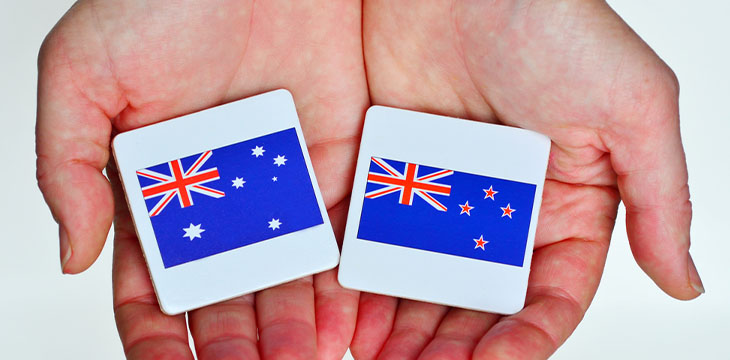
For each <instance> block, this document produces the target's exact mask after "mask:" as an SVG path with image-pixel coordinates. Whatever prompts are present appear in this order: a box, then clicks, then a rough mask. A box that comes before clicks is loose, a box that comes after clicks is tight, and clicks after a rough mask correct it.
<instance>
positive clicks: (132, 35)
mask: <svg viewBox="0 0 730 360" xmlns="http://www.w3.org/2000/svg"><path fill="white" fill-rule="evenodd" d="M39 72H40V80H39V95H38V125H37V154H38V182H39V185H40V188H41V190H42V191H43V194H44V196H45V199H46V201H47V202H48V205H49V206H50V208H51V211H52V213H53V215H54V217H55V219H56V220H57V221H58V222H59V224H60V230H59V233H60V243H61V260H62V270H63V272H64V273H78V272H81V271H83V270H85V269H86V268H87V267H89V266H90V265H91V263H93V262H94V260H95V259H96V257H97V256H98V254H99V252H100V251H101V249H102V247H103V243H104V240H105V238H106V235H107V232H108V230H109V227H110V225H111V223H112V220H113V219H114V229H115V239H114V241H115V245H114V266H113V284H114V311H115V314H116V321H117V326H118V329H119V333H120V336H121V339H122V343H123V345H124V349H125V353H126V354H127V356H128V357H129V358H133V359H146V358H173V359H177V358H192V354H191V353H190V349H189V347H188V340H187V327H188V326H189V327H190V331H191V333H192V336H193V338H194V340H195V351H196V352H197V355H198V357H199V358H201V359H208V358H223V357H226V358H245V359H253V358H259V357H261V358H273V359H280V358H287V359H288V358H302V359H310V358H315V357H316V358H320V359H339V358H341V357H342V355H343V353H344V352H345V350H346V348H347V347H348V346H350V348H351V351H352V353H353V355H354V356H355V357H356V358H358V359H372V358H376V357H379V358H385V359H388V358H393V359H407V358H417V357H419V356H420V357H421V358H439V359H441V358H454V359H465V358H470V357H472V356H474V357H476V358H544V357H547V356H549V354H551V353H552V352H553V351H555V349H556V348H557V347H558V346H559V345H560V344H561V343H562V342H563V341H564V340H565V339H566V338H567V337H568V336H569V335H570V333H571V332H572V331H573V330H574V329H575V327H576V326H577V324H578V323H579V322H580V320H581V318H582V316H583V314H584V313H585V311H586V309H587V308H588V306H589V304H590V302H591V300H592V298H593V296H594V294H595V291H596V288H597V286H598V283H599V281H600V277H601V273H602V271H603V267H604V262H605V258H606V252H607V249H608V245H609V239H610V235H611V231H612V228H613V225H614V222H615V218H616V209H617V206H618V203H619V201H620V200H623V201H624V203H625V205H626V208H627V229H628V232H629V239H630V241H631V248H632V250H633V253H634V256H635V258H636V260H637V262H638V264H639V265H640V266H641V267H642V269H644V271H645V272H646V273H647V274H648V275H649V276H650V277H651V278H652V279H653V280H654V281H655V282H656V283H657V285H659V287H661V288H662V289H663V290H664V291H665V292H667V293H668V294H669V295H671V296H673V297H676V298H679V299H691V298H694V297H696V296H698V295H699V294H700V293H701V292H703V288H702V283H701V281H700V278H699V276H698V274H697V271H696V269H695V267H694V264H693V262H692V259H691V257H690V256H689V253H688V249H689V226H690V217H691V205H690V202H689V191H688V187H687V171H686V164H685V159H684V152H683V149H682V144H681V140H680V134H679V121H678V108H677V97H678V86H677V82H676V79H675V77H674V75H673V73H672V72H671V70H670V69H669V68H668V67H667V66H666V65H665V64H664V63H663V62H662V61H661V60H660V59H659V58H658V57H657V56H656V55H655V54H654V53H653V52H652V50H651V49H650V48H649V47H648V46H647V45H646V44H645V43H644V42H643V41H642V40H641V39H640V38H639V37H638V36H637V35H636V34H634V33H633V32H632V30H631V29H630V28H629V27H628V26H627V25H626V24H625V23H624V22H623V21H622V20H621V19H620V18H619V17H618V16H617V15H616V14H615V13H614V12H613V11H612V10H611V9H610V8H609V6H608V5H607V4H606V3H605V2H603V1H599V0H588V1H586V0H531V1H529V0H524V1H521V0H515V1H499V0H489V1H466V0H465V1H459V0H433V1H428V2H423V1H418V0H407V1H387V0H366V1H365V2H364V3H361V2H360V1H357V0H345V1H326V0H308V1H293V2H290V1H284V0H274V1H260V2H256V1H252V0H251V1H241V0H216V1H190V0H181V1H175V2H170V1H163V2H160V1H145V0H118V1H107V2H102V1H96V0H81V1H79V2H77V3H76V4H75V5H74V6H73V7H72V8H71V9H70V10H69V12H68V13H67V14H66V15H65V16H64V17H63V18H62V19H61V21H60V22H59V23H58V25H57V26H56V27H55V28H54V29H53V30H52V31H51V33H50V34H49V35H48V37H47V39H46V41H45V42H44V45H43V47H42V49H41V53H40V59H39ZM276 88H287V89H289V90H290V91H291V92H292V94H293V95H294V98H295V101H296V104H297V110H298V112H299V115H300V119H301V122H302V129H303V131H304V135H305V138H306V139H307V142H308V145H309V151H310V155H311V158H312V163H313V165H314V169H315V172H316V174H317V179H318V180H319V183H320V187H321V189H322V195H323V197H324V201H325V204H326V206H327V208H328V209H329V215H330V218H331V220H332V225H333V227H334V230H335V233H336V235H337V236H338V238H339V239H341V238H342V233H343V230H344V223H345V217H346V216H347V208H348V197H349V196H348V195H349V192H350V189H351V183H352V176H353V173H354V165H355V158H356V153H357V146H358V143H359V136H360V131H361V128H362V121H363V117H364V112H365V110H366V108H367V107H368V106H369V105H374V104H379V105H388V106H394V107H400V108H407V109H413V110H418V111H424V112H431V113H439V114H444V115H450V116H457V117H464V118H470V119H474V120H479V121H487V122H494V123H502V124H506V125H510V126H518V127H522V128H526V129H531V130H535V131H538V132H541V133H543V134H546V135H548V136H549V137H550V138H551V139H552V140H553V146H552V151H551V154H550V163H549V168H548V173H547V178H548V180H547V181H546V183H545V189H544V194H543V205H542V209H541V213H540V220H539V224H540V226H539V227H538V230H537V235H536V239H535V253H534V257H533V261H532V273H531V277H530V283H529V287H528V293H527V301H526V307H525V309H524V310H522V311H521V312H520V313H518V314H516V315H512V316H498V315H495V314H488V313H480V312H474V311H468V310H463V309H456V308H447V307H444V306H440V305H434V304H427V303H421V302H416V301H409V300H398V299H395V298H390V297H386V296H380V295H373V294H366V293H363V294H359V293H358V292H355V291H351V290H346V289H343V288H341V287H340V286H339V284H338V283H337V280H336V271H337V270H332V271H328V272H325V273H322V274H318V275H315V276H313V277H308V278H305V279H301V280H297V281H293V282H291V283H287V284H284V285H280V286H277V287H274V288H271V289H267V290H264V291H260V292H258V293H256V294H251V295H246V296H243V297H240V298H238V299H234V300H230V301H227V302H224V303H221V304H216V305H212V306H208V307H206V308H202V309H198V310H195V311H191V312H190V313H189V314H188V320H189V323H186V319H185V316H184V315H179V316H172V317H170V316H166V315H164V314H162V313H161V312H160V310H159V307H158V305H157V301H156V299H155V295H154V291H153V288H152V285H151V283H150V280H149V276H148V273H147V268H146V265H145V263H144V260H143V257H142V254H141V251H140V248H139V245H138V241H137V239H136V236H135V232H134V228H133V225H132V223H131V220H130V217H129V214H128V211H127V208H126V202H125V201H124V198H123V194H122V192H121V187H120V186H119V182H118V177H117V175H116V173H115V170H114V169H113V168H112V167H109V168H108V169H107V171H108V173H107V174H108V176H109V180H107V178H106V177H104V175H103V174H102V170H103V169H104V168H105V167H106V166H107V164H108V163H109V144H110V139H111V137H112V136H113V134H114V133H116V132H122V131H127V130H131V129H134V128H138V127H140V126H144V125H147V124H150V123H154V122H157V121H160V120H162V119H167V118H171V117H175V116H179V115H183V114H186V113H189V112H193V111H196V110H200V109H204V108H207V107H211V106H214V105H217V104H221V103H225V102H229V101H232V100H236V99H240V98H244V97H248V96H251V95H255V94H258V93H261V92H265V91H267V90H271V89H276ZM181 141H184V139H183V140H181ZM110 182H111V186H110Z"/></svg>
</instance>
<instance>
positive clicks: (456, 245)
mask: <svg viewBox="0 0 730 360" xmlns="http://www.w3.org/2000/svg"><path fill="white" fill-rule="evenodd" d="M535 190H536V186H535V185H533V184H527V183H522V182H517V181H511V180H505V179H498V178H493V177H488V176H481V175H475V174H469V173H464V172H458V171H452V170H448V169H438V168H434V167H429V166H423V165H419V164H413V163H406V162H402V161H396V160H388V159H382V158H375V157H373V158H371V161H370V170H369V173H368V182H367V186H366V189H365V199H364V201H363V206H362V215H361V218H360V227H359V229H358V235H357V237H358V238H359V239H363V240H369V241H376V242H380V243H385V244H391V245H397V246H404V247H409V248H413V249H419V250H426V251H432V252H437V253H442V254H449V255H455V256H461V257H466V258H471V259H476V260H483V261H490V262H495V263H500V264H505V265H513V266H519V267H522V266H523V263H524V258H525V247H526V244H527V235H528V231H529V229H530V220H531V218H532V206H533V201H534V198H535Z"/></svg>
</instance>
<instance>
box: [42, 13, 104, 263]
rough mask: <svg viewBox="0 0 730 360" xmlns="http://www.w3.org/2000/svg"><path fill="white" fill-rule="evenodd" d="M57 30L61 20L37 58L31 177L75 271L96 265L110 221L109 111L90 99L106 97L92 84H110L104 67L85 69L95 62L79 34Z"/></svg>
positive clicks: (91, 44)
mask: <svg viewBox="0 0 730 360" xmlns="http://www.w3.org/2000/svg"><path fill="white" fill-rule="evenodd" d="M63 26H64V24H63V20H62V21H61V23H59V25H57V27H56V29H54V30H53V31H52V32H51V34H49V36H48V37H47V38H46V40H45V41H44V44H43V46H42V47H41V52H40V54H39V61H38V71H39V74H38V79H39V80H38V109H37V122H36V154H37V179H38V185H39V187H40V189H41V191H42V192H43V196H44V198H45V200H46V202H47V203H48V206H49V207H50V209H51V213H52V214H53V216H54V218H55V219H56V221H57V222H58V223H59V238H60V255H61V270H62V271H63V272H64V273H78V272H81V271H83V270H85V269H86V268H88V267H89V266H90V265H91V264H92V263H93V262H94V260H96V258H97V257H98V255H99V253H100V252H101V249H102V247H103V245H104V241H105V239H106V235H107V233H108V231H109V227H110V226H111V222H112V217H113V200H112V191H111V187H110V185H109V182H108V181H107V179H106V178H105V177H104V175H103V174H102V172H101V171H102V169H103V168H104V166H106V164H107V161H108V159H109V150H108V148H109V139H110V134H111V123H110V121H109V116H107V114H109V111H113V110H110V109H109V108H107V109H104V108H103V107H102V106H103V101H98V99H97V98H99V96H96V94H95V93H105V92H104V91H95V90H94V86H95V87H96V88H97V89H101V88H102V87H103V85H97V84H105V83H109V82H108V81H106V79H103V77H104V74H103V73H104V71H103V70H100V68H102V67H94V66H93V65H90V64H93V63H94V60H95V57H94V56H87V54H86V52H91V51H92V50H93V48H94V41H93V40H89V41H86V40H88V39H86V38H84V39H81V40H84V41H78V40H79V39H74V38H73V36H78V35H77V34H80V33H83V31H79V29H76V30H77V31H76V32H70V31H67V32H66V34H69V33H70V34H71V35H72V36H71V37H69V36H64V34H62V32H63V30H62V28H63ZM73 44H82V45H81V46H80V47H75V46H73ZM87 50H88V51H87ZM89 84H94V85H93V86H92V85H89ZM82 89H83V90H82ZM106 94H108V91H106V93H105V95H106ZM107 98H114V97H113V96H112V97H107ZM105 110H107V111H105Z"/></svg>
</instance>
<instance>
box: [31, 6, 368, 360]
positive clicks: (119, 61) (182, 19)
mask: <svg viewBox="0 0 730 360" xmlns="http://www.w3.org/2000/svg"><path fill="white" fill-rule="evenodd" d="M360 26H361V4H360V3H359V2H358V1H349V0H348V1H337V2H330V1H325V0H321V1H317V0H313V1H296V2H289V1H266V2H254V1H232V0H231V1H223V0H221V1H187V0H185V1H174V2H170V1H144V0H122V1H111V2H110V1H94V0H82V1H79V2H77V3H76V4H75V5H74V6H73V7H72V8H71V9H70V10H69V12H68V13H67V14H66V15H65V16H64V17H63V18H62V19H61V21H60V22H59V23H58V24H57V25H56V27H55V28H54V29H53V30H52V31H51V33H50V34H49V35H48V37H47V39H46V40H45V42H44V45H43V47H42V49H41V53H40V56H39V91H38V123H37V154H38V182H39V185H40V188H41V190H42V191H43V194H44V196H45V199H46V201H47V202H48V204H49V206H50V208H51V211H52V213H53V216H54V218H55V219H56V220H57V221H58V223H59V233H60V239H61V241H60V242H61V254H60V255H61V261H62V270H63V272H64V273H79V272H81V271H83V270H85V269H86V268H87V267H89V266H90V265H91V264H92V263H93V262H94V260H95V259H96V257H97V256H98V254H99V252H100V251H101V249H102V247H103V244H104V241H105V238H106V235H107V233H108V231H109V227H110V225H111V223H112V219H114V220H115V221H114V224H115V225H114V227H115V246H114V266H113V283H114V310H115V315H116V321H117V327H118V329H119V334H120V337H121V340H122V344H123V346H124V350H125V353H126V355H127V356H128V357H129V358H132V359H146V358H155V359H156V358H171V359H182V358H192V353H191V351H190V348H189V346H188V335H187V327H188V326H189V328H190V332H191V333H192V336H193V339H194V342H195V351H196V352H197V355H198V358H200V359H219V358H245V359H254V358H259V357H263V358H274V359H280V358H302V359H311V358H314V357H315V356H317V357H319V358H325V359H327V358H329V359H336V358H341V357H342V355H343V354H344V352H345V349H346V348H347V346H348V345H349V341H350V339H351V336H352V332H353V331H354V321H355V316H356V308H357V293H356V292H353V291H347V290H343V289H342V288H341V287H340V286H339V284H338V283H337V281H336V275H335V271H334V270H333V271H329V272H325V273H322V274H319V275H316V276H314V277H307V278H305V279H301V280H297V281H294V282H291V283H287V284H284V285H281V286H277V287H274V288H271V289H268V290H264V291H261V292H258V293H256V294H255V295H249V296H243V297H240V298H237V299H234V300H230V301H227V302H224V303H221V304H216V305H212V306H208V307H205V308H202V309H199V310H195V311H192V312H190V313H189V314H188V319H189V323H188V324H186V319H185V315H178V316H172V317H170V316H166V315H164V314H162V313H161V312H160V309H159V307H158V305H157V301H156V298H155V295H154V291H153V288H152V285H151V283H150V280H149V275H148V272H147V268H146V265H145V263H144V260H143V257H142V254H141V251H140V248H139V244H138V241H137V239H136V236H135V232H134V228H133V226H132V223H131V220H130V217H129V214H128V211H127V208H126V202H125V201H124V196H123V194H122V192H121V187H120V186H119V182H118V176H117V174H116V171H115V170H114V169H113V167H112V166H110V167H109V169H108V175H109V179H110V180H111V186H110V183H109V181H108V180H107V178H106V177H104V175H103V174H102V170H103V169H104V168H105V166H107V163H109V160H110V153H109V144H110V140H111V137H112V135H113V134H114V133H115V132H123V131H127V130H131V129H135V128H138V127H141V126H144V125H147V124H151V123H154V122H157V121H160V120H164V119H168V118H172V117H175V116H178V115H183V114H186V113H190V112H193V111H197V110H201V109H204V108H208V107H211V106H215V105H218V104H222V103H225V102H229V101H232V100H236V99H240V98H243V97H247V96H251V95H255V94H258V93H261V92H265V91H268V90H273V89H277V88H287V89H289V90H290V91H291V92H292V93H293V96H294V98H295V102H296V104H297V110H298V112H299V115H300V119H301V123H302V129H303V132H304V136H305V138H306V140H307V142H308V145H309V151H310V155H311V158H312V163H313V165H314V168H315V172H316V175H317V178H318V180H319V184H320V186H321V189H322V195H323V198H324V202H325V204H326V206H327V208H328V209H329V213H330V217H331V220H332V224H333V226H334V228H335V230H336V232H337V233H338V235H339V236H340V237H341V235H342V228H343V227H344V218H345V216H346V212H347V198H348V196H347V195H348V193H349V191H350V186H351V178H352V174H353V172H354V169H353V166H354V160H355V156H356V150H357V144H358V141H359V134H360V130H361V127H362V117H363V113H364V111H365V108H366V107H367V105H368V94H367V85H366V80H365V73H364V66H363V57H362V47H361V36H360V34H361V27H360ZM182 135H183V136H184V134H182ZM111 163H113V161H112V162H111ZM315 310H316V311H315ZM315 352H316V355H315Z"/></svg>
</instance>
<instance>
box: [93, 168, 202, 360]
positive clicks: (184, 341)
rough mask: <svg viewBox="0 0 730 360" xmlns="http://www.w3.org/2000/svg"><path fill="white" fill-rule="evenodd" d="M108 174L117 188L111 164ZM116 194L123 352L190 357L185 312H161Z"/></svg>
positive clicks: (115, 275) (117, 301)
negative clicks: (175, 313) (167, 313)
mask: <svg viewBox="0 0 730 360" xmlns="http://www.w3.org/2000/svg"><path fill="white" fill-rule="evenodd" d="M107 173H108V174H109V176H110V179H111V180H112V185H113V186H114V187H116V188H120V187H121V184H120V183H119V177H118V173H117V170H116V168H115V167H114V165H113V164H111V165H110V166H109V167H108V168H107ZM115 196H116V197H117V198H116V199H115V200H116V201H115V226H114V235H115V236H114V262H113V267H112V285H113V288H114V317H115V319H116V322H117V329H118V330H119V337H120V338H121V340H122V346H123V347H124V352H125V354H126V355H127V358H129V359H158V358H179V359H192V358H193V354H192V352H191V351H190V346H189V345H188V330H187V326H186V324H185V315H184V314H181V315H176V316H168V315H165V314H163V313H162V311H160V307H159V305H158V303H157V298H156V297H155V292H154V289H153V287H152V282H151V281H150V276H149V273H148V272H147V266H146V264H145V261H144V258H143V256H142V249H141V248H140V246H139V241H138V240H137V237H136V235H135V233H134V227H133V224H132V219H131V218H130V217H129V212H128V210H127V206H126V203H125V202H124V199H122V198H121V197H122V196H124V195H123V194H122V192H121V191H117V192H116V193H115Z"/></svg>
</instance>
